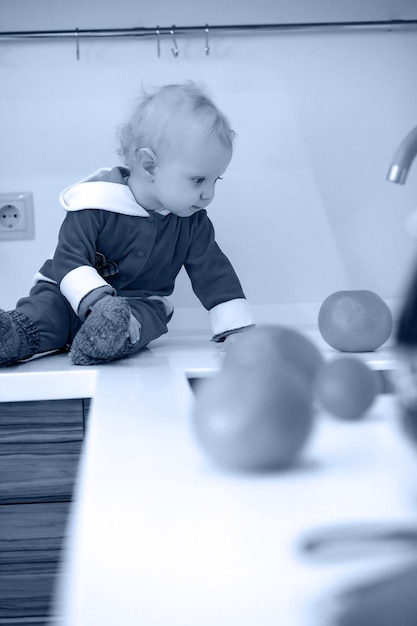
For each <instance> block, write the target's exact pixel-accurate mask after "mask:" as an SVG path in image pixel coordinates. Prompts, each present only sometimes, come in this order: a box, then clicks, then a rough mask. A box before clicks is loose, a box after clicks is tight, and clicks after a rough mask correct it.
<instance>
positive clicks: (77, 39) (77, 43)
mask: <svg viewBox="0 0 417 626" xmlns="http://www.w3.org/2000/svg"><path fill="white" fill-rule="evenodd" d="M75 54H76V57H77V61H79V60H80V33H79V31H78V28H76V29H75Z"/></svg>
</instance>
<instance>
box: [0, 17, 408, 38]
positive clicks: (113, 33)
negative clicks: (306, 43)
mask: <svg viewBox="0 0 417 626" xmlns="http://www.w3.org/2000/svg"><path fill="white" fill-rule="evenodd" d="M416 26H417V19H415V20H414V19H413V20H374V21H357V22H355V21H352V22H300V23H283V24H224V25H220V24H216V25H212V26H209V25H208V24H205V25H204V26H175V25H173V26H156V27H154V28H148V27H142V26H138V27H135V28H99V29H82V28H75V29H73V30H32V31H10V32H1V31H0V42H2V41H15V40H22V39H69V38H74V37H75V38H76V39H77V40H79V39H81V38H83V39H95V38H116V37H137V38H146V37H157V38H159V37H161V36H169V37H172V36H173V35H193V34H201V33H206V34H208V32H209V33H210V35H215V34H218V35H219V34H222V33H228V34H233V33H234V34H238V33H249V32H251V33H254V32H257V33H268V32H269V33H271V32H278V33H288V32H299V31H339V30H343V31H352V30H354V31H356V30H385V31H392V30H398V29H405V28H408V29H411V28H415V27H416Z"/></svg>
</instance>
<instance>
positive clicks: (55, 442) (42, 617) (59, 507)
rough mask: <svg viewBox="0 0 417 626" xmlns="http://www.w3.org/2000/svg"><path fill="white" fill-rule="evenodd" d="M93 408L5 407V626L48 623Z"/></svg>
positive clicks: (1, 598)
mask: <svg viewBox="0 0 417 626" xmlns="http://www.w3.org/2000/svg"><path fill="white" fill-rule="evenodd" d="M88 408H89V400H84V399H73V400H48V401H42V402H5V403H0V625H1V626H2V625H5V624H10V626H11V625H12V624H17V623H24V624H37V625H38V626H39V624H42V623H46V620H47V615H48V612H49V608H50V602H51V597H52V593H53V587H54V578H55V575H56V572H57V568H58V564H59V558H60V551H61V547H62V540H63V538H64V534H65V527H66V520H67V515H68V510H69V505H70V501H71V498H72V492H73V487H74V482H75V477H76V473H77V467H78V461H79V455H80V450H81V446H82V442H83V438H84V432H85V427H86V417H87V413H88ZM20 620H21V622H20Z"/></svg>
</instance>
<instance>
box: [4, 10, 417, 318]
mask: <svg viewBox="0 0 417 626" xmlns="http://www.w3.org/2000/svg"><path fill="white" fill-rule="evenodd" d="M363 5H366V6H363ZM399 18H403V19H406V18H408V19H416V18H417V5H416V3H415V2H414V0H407V1H406V0H403V1H402V2H399V1H398V0H397V1H394V0H391V1H388V0H385V1H382V0H374V1H368V2H366V3H364V2H361V1H359V0H357V2H346V1H343V2H341V1H332V2H330V1H325V0H321V1H319V0H316V2H312V1H308V0H304V2H297V3H295V2H290V0H288V1H287V2H285V1H284V0H258V1H257V2H256V3H255V2H253V0H251V1H249V0H245V1H238V0H231V1H229V2H227V3H225V2H223V1H222V0H212V1H211V2H210V3H209V2H206V1H204V2H203V1H190V2H189V3H184V2H183V1H180V0H159V1H154V2H152V3H140V2H137V0H119V2H118V3H113V2H112V3H110V2H109V1H107V0H105V1H104V0H103V1H100V2H98V1H93V0H90V1H89V2H87V1H81V0H79V1H77V2H71V3H68V2H64V1H63V0H62V1H55V2H54V1H52V0H43V1H42V0H38V1H37V2H36V3H33V2H30V1H29V0H2V2H1V3H0V24H1V27H0V28H1V30H2V31H9V30H29V29H55V28H63V29H72V28H76V27H78V28H105V27H107V28H112V27H133V26H139V25H140V26H147V27H153V26H156V25H157V24H159V25H161V26H169V25H171V24H173V23H174V24H177V25H178V26H180V25H187V24H193V25H199V24H201V25H204V24H206V23H209V24H216V23H217V24H227V23H260V22H282V21H289V22H292V21H330V20H371V19H399ZM177 42H178V46H179V56H178V57H177V58H174V57H173V55H172V54H171V50H170V49H171V45H172V43H171V41H169V40H167V39H164V40H163V41H162V43H161V47H162V52H161V58H158V57H157V54H156V42H155V40H154V39H151V40H147V41H145V40H141V41H139V40H127V39H124V40H117V41H116V40H89V41H82V42H81V50H80V52H81V58H80V60H79V61H77V60H76V55H75V43H74V42H73V41H59V42H58V41H55V42H54V41H48V42H40V41H38V42H25V43H22V42H20V43H2V42H0V144H1V148H2V149H1V151H0V192H6V191H33V193H34V202H35V228H36V237H35V239H34V240H33V241H17V242H16V241H13V242H8V241H6V242H4V241H3V242H0V266H1V268H2V269H1V274H0V289H1V296H0V306H1V307H2V308H12V307H13V306H14V304H15V302H16V299H17V298H18V297H20V296H21V295H26V293H27V291H28V290H29V288H30V284H31V279H32V276H33V274H34V273H35V271H36V270H37V269H38V268H39V266H40V265H41V264H42V262H43V260H44V259H45V257H46V256H47V255H49V253H50V252H51V251H52V250H53V247H54V245H55V240H56V236H57V232H58V229H59V225H60V223H61V221H62V219H63V211H62V210H61V209H60V207H59V204H58V194H59V192H60V191H61V189H62V188H64V187H66V186H68V185H69V184H71V183H73V182H75V181H77V180H79V179H81V178H83V177H84V176H86V175H87V174H89V173H90V172H92V171H94V170H95V169H97V168H99V167H101V166H105V165H115V164H117V163H118V162H119V159H118V157H117V156H116V155H115V150H116V147H117V144H116V139H115V130H116V128H117V126H118V124H120V123H121V122H123V121H124V118H125V116H126V115H127V113H128V112H129V110H130V107H131V103H132V100H133V99H134V98H135V97H136V96H137V95H139V92H140V85H141V83H142V82H143V83H145V84H163V83H165V82H173V81H181V80H184V79H189V78H191V79H195V80H199V81H202V82H203V83H205V85H206V86H207V87H208V89H209V91H210V92H211V94H212V95H213V96H214V97H215V99H216V101H217V102H218V104H219V105H220V106H221V107H222V108H223V109H224V111H225V112H226V113H227V114H228V116H229V118H230V119H231V121H232V124H233V126H234V128H235V129H236V131H237V133H238V139H237V143H236V150H235V155H234V158H233V161H232V164H231V165H230V168H229V170H228V172H227V173H226V176H225V179H224V180H223V181H222V182H221V183H220V184H219V185H218V191H217V196H216V199H215V201H214V202H213V204H212V205H211V208H210V209H209V212H210V215H211V217H212V220H213V222H214V224H215V227H216V231H217V236H218V241H219V243H220V245H221V247H222V248H223V249H224V250H225V251H226V252H227V253H228V255H229V257H230V258H231V260H232V262H233V263H234V265H235V267H236V269H237V271H238V273H239V275H240V277H241V280H242V283H243V286H244V288H245V291H246V294H247V297H248V299H249V300H250V302H251V303H252V304H253V306H254V310H255V315H256V319H257V321H263V320H268V321H271V320H275V321H277V322H281V321H282V322H285V323H289V322H292V321H293V320H295V319H300V320H301V321H303V322H307V323H314V321H315V315H316V313H317V309H318V306H319V304H320V303H321V302H322V300H323V299H324V298H325V297H326V296H327V295H328V294H330V293H331V292H333V291H336V290H339V289H372V290H374V291H376V292H377V293H379V295H381V296H382V297H384V298H385V299H387V301H389V302H390V303H391V302H392V303H394V307H395V302H396V301H398V299H400V300H401V298H402V295H403V290H404V285H405V283H406V280H407V277H408V275H409V272H410V268H411V265H412V263H413V261H414V250H415V245H416V244H415V240H414V239H412V238H411V237H410V236H409V235H407V234H406V232H405V230H404V224H403V223H404V218H405V216H407V215H408V214H409V213H410V212H411V211H412V210H413V209H414V208H415V207H416V204H417V167H416V166H415V168H414V170H411V172H410V175H409V180H408V181H407V184H406V185H405V186H399V185H391V184H389V183H387V182H386V180H385V175H386V171H387V168H388V165H389V162H390V159H391V157H392V155H393V153H394V151H395V149H396V147H397V145H398V143H399V141H400V140H401V139H402V137H403V136H404V135H405V133H406V132H407V131H408V130H409V129H410V128H411V127H413V126H414V125H416V124H417V81H416V76H415V72H416V70H415V58H416V53H417V29H416V30H407V31H401V32H399V31H394V32H375V31H373V32H369V31H359V32H338V33H328V32H326V33H306V32H299V33H292V34H285V35H283V34H269V35H265V34H263V35H251V36H249V35H225V36H222V37H219V36H213V37H211V38H210V49H211V52H210V55H209V56H206V55H205V53H204V35H203V32H202V35H201V37H190V38H184V37H177ZM173 302H174V304H175V305H176V307H177V308H178V307H180V308H181V307H192V308H190V310H189V313H190V312H191V313H192V314H193V317H192V319H193V322H192V323H193V324H196V325H199V326H201V324H203V325H204V324H206V314H205V313H204V311H201V309H200V308H198V311H199V312H198V313H197V312H196V311H195V309H194V308H193V307H196V306H198V307H199V305H198V302H197V301H196V299H195V296H194V295H193V293H192V291H191V288H190V286H189V284H188V280H187V279H186V277H185V275H181V276H180V277H179V279H178V281H177V287H176V291H175V294H174V296H173ZM394 312H395V310H394ZM185 313H186V312H185ZM174 319H175V321H174V325H177V327H181V325H184V324H185V323H189V322H190V316H189V315H188V316H187V315H185V314H184V315H182V316H180V315H177V316H176V317H175V318H174Z"/></svg>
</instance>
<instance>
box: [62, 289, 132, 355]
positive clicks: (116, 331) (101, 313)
mask: <svg viewBox="0 0 417 626" xmlns="http://www.w3.org/2000/svg"><path fill="white" fill-rule="evenodd" d="M129 320H130V307H129V305H128V303H127V301H126V300H125V299H124V298H119V297H117V296H116V297H113V298H104V299H103V300H99V301H98V302H97V303H96V304H95V305H94V307H93V309H92V311H91V313H90V315H89V316H88V317H87V319H86V320H85V322H84V324H83V325H82V326H81V328H80V330H79V331H78V333H77V334H76V335H75V337H74V341H73V342H72V346H71V350H70V358H71V360H72V362H73V363H74V365H97V364H100V363H107V362H108V361H113V360H115V359H119V358H121V357H122V356H126V353H127V352H126V350H125V347H126V344H127V343H128V342H129V339H128V335H129Z"/></svg>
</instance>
